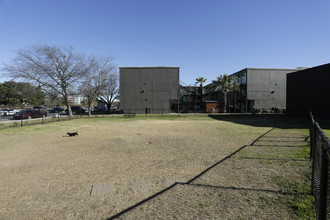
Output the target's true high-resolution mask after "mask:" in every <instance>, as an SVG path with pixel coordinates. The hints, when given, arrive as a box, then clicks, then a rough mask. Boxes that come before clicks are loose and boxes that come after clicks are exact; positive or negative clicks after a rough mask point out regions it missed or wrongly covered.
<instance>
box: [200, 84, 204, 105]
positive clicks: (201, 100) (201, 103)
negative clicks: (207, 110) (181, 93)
mask: <svg viewBox="0 0 330 220" xmlns="http://www.w3.org/2000/svg"><path fill="white" fill-rule="evenodd" d="M202 108H203V86H202V85H201V97H200V109H201V110H202Z"/></svg>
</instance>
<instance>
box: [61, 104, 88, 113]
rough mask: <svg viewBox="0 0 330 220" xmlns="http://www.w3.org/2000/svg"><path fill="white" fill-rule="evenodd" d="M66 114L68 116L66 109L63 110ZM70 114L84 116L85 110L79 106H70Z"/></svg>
mask: <svg viewBox="0 0 330 220" xmlns="http://www.w3.org/2000/svg"><path fill="white" fill-rule="evenodd" d="M65 111H66V113H67V114H69V112H68V109H67V110H65ZM71 111H72V114H74V115H75V114H85V112H86V111H85V109H83V108H82V107H81V106H71Z"/></svg>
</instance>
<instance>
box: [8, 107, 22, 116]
mask: <svg viewBox="0 0 330 220" xmlns="http://www.w3.org/2000/svg"><path fill="white" fill-rule="evenodd" d="M16 112H19V110H16V109H13V108H11V109H7V115H15V113H16Z"/></svg>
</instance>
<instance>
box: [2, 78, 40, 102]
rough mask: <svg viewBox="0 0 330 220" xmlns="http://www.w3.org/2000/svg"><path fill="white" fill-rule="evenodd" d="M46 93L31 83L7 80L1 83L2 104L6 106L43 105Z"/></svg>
mask: <svg viewBox="0 0 330 220" xmlns="http://www.w3.org/2000/svg"><path fill="white" fill-rule="evenodd" d="M44 102H45V94H44V93H43V92H42V91H41V89H40V88H39V87H35V86H32V85H31V84H30V83H25V82H14V81H7V82H4V83H1V84H0V104H2V105H5V106H8V105H9V106H22V105H24V104H28V105H42V104H44Z"/></svg>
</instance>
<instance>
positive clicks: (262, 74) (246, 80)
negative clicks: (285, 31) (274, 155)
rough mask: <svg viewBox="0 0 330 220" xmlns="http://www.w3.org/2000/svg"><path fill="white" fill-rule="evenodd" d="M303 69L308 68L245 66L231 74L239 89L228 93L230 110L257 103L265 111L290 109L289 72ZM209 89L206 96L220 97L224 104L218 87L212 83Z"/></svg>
mask: <svg viewBox="0 0 330 220" xmlns="http://www.w3.org/2000/svg"><path fill="white" fill-rule="evenodd" d="M302 69H305V68H297V69H277V68H245V69H242V70H240V71H238V72H236V73H233V74H231V75H230V76H233V78H234V81H236V82H237V83H238V84H239V90H238V91H233V92H230V93H228V97H227V106H226V109H227V112H231V113H241V112H242V113H246V112H252V110H253V107H254V108H255V109H259V110H264V111H269V110H271V109H274V108H276V109H286V79H287V74H288V73H292V72H296V71H299V70H302ZM205 93H206V94H205V98H204V99H205V100H216V101H218V102H219V104H220V106H222V105H223V100H222V96H221V95H220V92H217V91H214V89H213V86H212V83H211V84H209V85H207V86H205Z"/></svg>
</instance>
